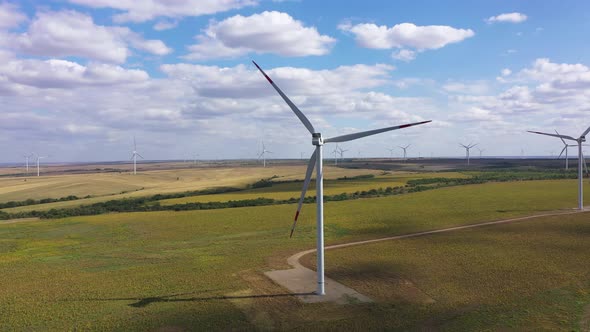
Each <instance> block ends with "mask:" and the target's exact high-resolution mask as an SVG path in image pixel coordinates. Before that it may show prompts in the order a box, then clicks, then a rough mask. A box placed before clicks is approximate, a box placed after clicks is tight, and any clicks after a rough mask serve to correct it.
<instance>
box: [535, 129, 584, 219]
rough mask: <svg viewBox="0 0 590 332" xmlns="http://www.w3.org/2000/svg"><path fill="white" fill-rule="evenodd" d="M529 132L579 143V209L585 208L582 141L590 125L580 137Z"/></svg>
mask: <svg viewBox="0 0 590 332" xmlns="http://www.w3.org/2000/svg"><path fill="white" fill-rule="evenodd" d="M528 132H529V133H533V134H539V135H547V136H553V137H559V138H561V139H563V140H566V139H567V140H570V141H574V142H576V143H578V144H577V145H578V209H579V210H580V211H582V210H584V187H583V183H584V181H583V173H582V169H583V167H584V166H583V164H584V161H585V160H584V153H583V152H582V143H584V142H586V135H587V134H588V133H589V132H590V127H588V129H586V131H584V132H583V133H582V135H580V137H578V138H573V137H572V136H567V135H560V134H548V133H542V132H540V131H531V130H528Z"/></svg>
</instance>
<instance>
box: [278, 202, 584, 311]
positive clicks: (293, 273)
mask: <svg viewBox="0 0 590 332" xmlns="http://www.w3.org/2000/svg"><path fill="white" fill-rule="evenodd" d="M587 211H588V210H585V211H579V210H560V211H555V212H549V213H543V214H535V215H531V216H525V217H518V218H510V219H502V220H495V221H487V222H482V223H477V224H471V225H464V226H454V227H447V228H441V229H436V230H430V231H423V232H417V233H410V234H403V235H396V236H388V237H384V238H379V239H372V240H364V241H356V242H349V243H342V244H336V245H331V246H326V247H325V248H324V250H332V249H338V248H346V247H352V246H359V245H364V244H371V243H376V242H383V241H390V240H400V239H406V238H412V237H418V236H425V235H431V234H437V233H445V232H452V231H457V230H462V229H468V228H476V227H484V226H491V225H499V224H507V223H513V222H519V221H524V220H529V219H534V218H540V217H551V216H559V215H568V214H576V213H584V212H587ZM315 251H316V249H308V250H304V251H301V252H298V253H296V254H294V255H292V256H290V257H289V258H287V263H288V264H289V265H291V266H292V267H293V268H292V269H289V270H281V271H270V272H266V275H267V276H268V277H270V278H271V279H272V280H274V281H275V282H276V283H278V284H279V285H281V286H283V287H286V288H287V289H289V290H291V291H293V292H294V293H299V294H301V293H309V294H310V295H302V296H299V298H300V299H301V300H302V301H304V302H323V301H332V302H340V303H345V302H347V299H350V298H354V299H356V300H357V301H361V302H369V301H371V300H370V299H369V298H367V297H366V296H364V295H362V294H359V293H358V292H356V291H354V290H353V289H350V288H348V287H346V286H344V285H342V284H339V283H338V282H336V281H334V280H331V279H329V278H327V277H326V278H325V279H326V280H325V281H326V294H327V295H325V296H321V297H320V296H315V295H311V293H313V291H314V290H315V285H316V284H315V274H316V271H313V270H311V269H308V268H306V267H305V266H303V265H302V264H301V263H300V262H299V260H300V259H301V257H303V256H305V255H308V254H311V253H314V252H315ZM308 278H311V279H312V280H311V282H310V281H309V280H308Z"/></svg>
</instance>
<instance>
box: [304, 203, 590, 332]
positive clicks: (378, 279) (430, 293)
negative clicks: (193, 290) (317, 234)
mask: <svg viewBox="0 0 590 332" xmlns="http://www.w3.org/2000/svg"><path fill="white" fill-rule="evenodd" d="M588 219H589V214H588V213H585V214H580V215H568V216H558V217H543V218H539V219H537V220H534V221H527V222H521V223H515V224H506V225H499V226H493V227H485V228H478V229H469V230H462V231H456V232H451V233H445V234H437V235H431V236H427V237H422V238H412V239H404V240H395V241H388V242H382V243H376V244H370V245H365V246H362V247H350V248H342V249H336V250H330V251H327V253H326V261H327V262H330V263H329V264H327V270H326V273H327V274H328V275H329V276H330V277H332V278H334V279H336V280H339V281H340V282H342V283H344V284H346V285H348V286H351V287H353V288H354V289H355V290H357V291H360V292H361V293H363V294H365V295H368V296H370V297H372V298H373V299H375V300H377V302H378V307H379V308H381V310H383V312H379V313H378V317H376V315H375V314H374V313H373V314H372V312H371V311H368V312H367V313H366V316H365V315H363V316H362V317H361V318H360V319H361V320H362V321H361V322H358V323H359V324H363V326H365V328H366V329H377V328H378V329H403V330H413V329H417V328H419V327H420V328H425V327H426V328H428V329H433V330H448V331H457V330H470V331H473V330H505V329H513V330H523V329H525V330H576V329H578V328H580V326H579V323H580V318H581V317H582V316H583V315H584V305H586V304H588V303H590V282H589V280H590V279H589V278H590V269H588V267H587V264H585V263H584V262H585V261H586V260H587V258H588V257H589V255H590V243H589V242H588V241H587V238H588V235H590V224H589V223H588ZM313 259H314V257H306V260H305V261H306V264H307V265H314V264H313ZM589 309H590V308H589ZM583 328H584V329H587V328H590V326H585V327H583Z"/></svg>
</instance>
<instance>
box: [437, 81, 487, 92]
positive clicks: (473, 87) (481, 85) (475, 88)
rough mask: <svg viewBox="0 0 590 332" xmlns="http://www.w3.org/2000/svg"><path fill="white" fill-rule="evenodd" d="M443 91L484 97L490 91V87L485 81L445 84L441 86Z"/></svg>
mask: <svg viewBox="0 0 590 332" xmlns="http://www.w3.org/2000/svg"><path fill="white" fill-rule="evenodd" d="M442 88H443V90H445V91H447V92H452V93H461V94H470V95H484V94H486V93H488V92H489V91H490V87H489V86H488V84H487V82H485V81H472V82H452V81H451V82H447V83H445V84H444V85H443V86H442Z"/></svg>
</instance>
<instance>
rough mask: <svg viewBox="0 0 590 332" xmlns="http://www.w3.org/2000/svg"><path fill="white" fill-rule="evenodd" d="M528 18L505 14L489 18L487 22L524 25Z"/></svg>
mask: <svg viewBox="0 0 590 332" xmlns="http://www.w3.org/2000/svg"><path fill="white" fill-rule="evenodd" d="M527 18H528V17H527V16H526V15H525V14H521V13H516V12H515V13H504V14H500V15H496V16H491V17H488V18H487V19H486V20H485V21H486V22H488V23H490V24H491V23H497V22H508V23H522V22H524V21H526V20H527Z"/></svg>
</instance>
